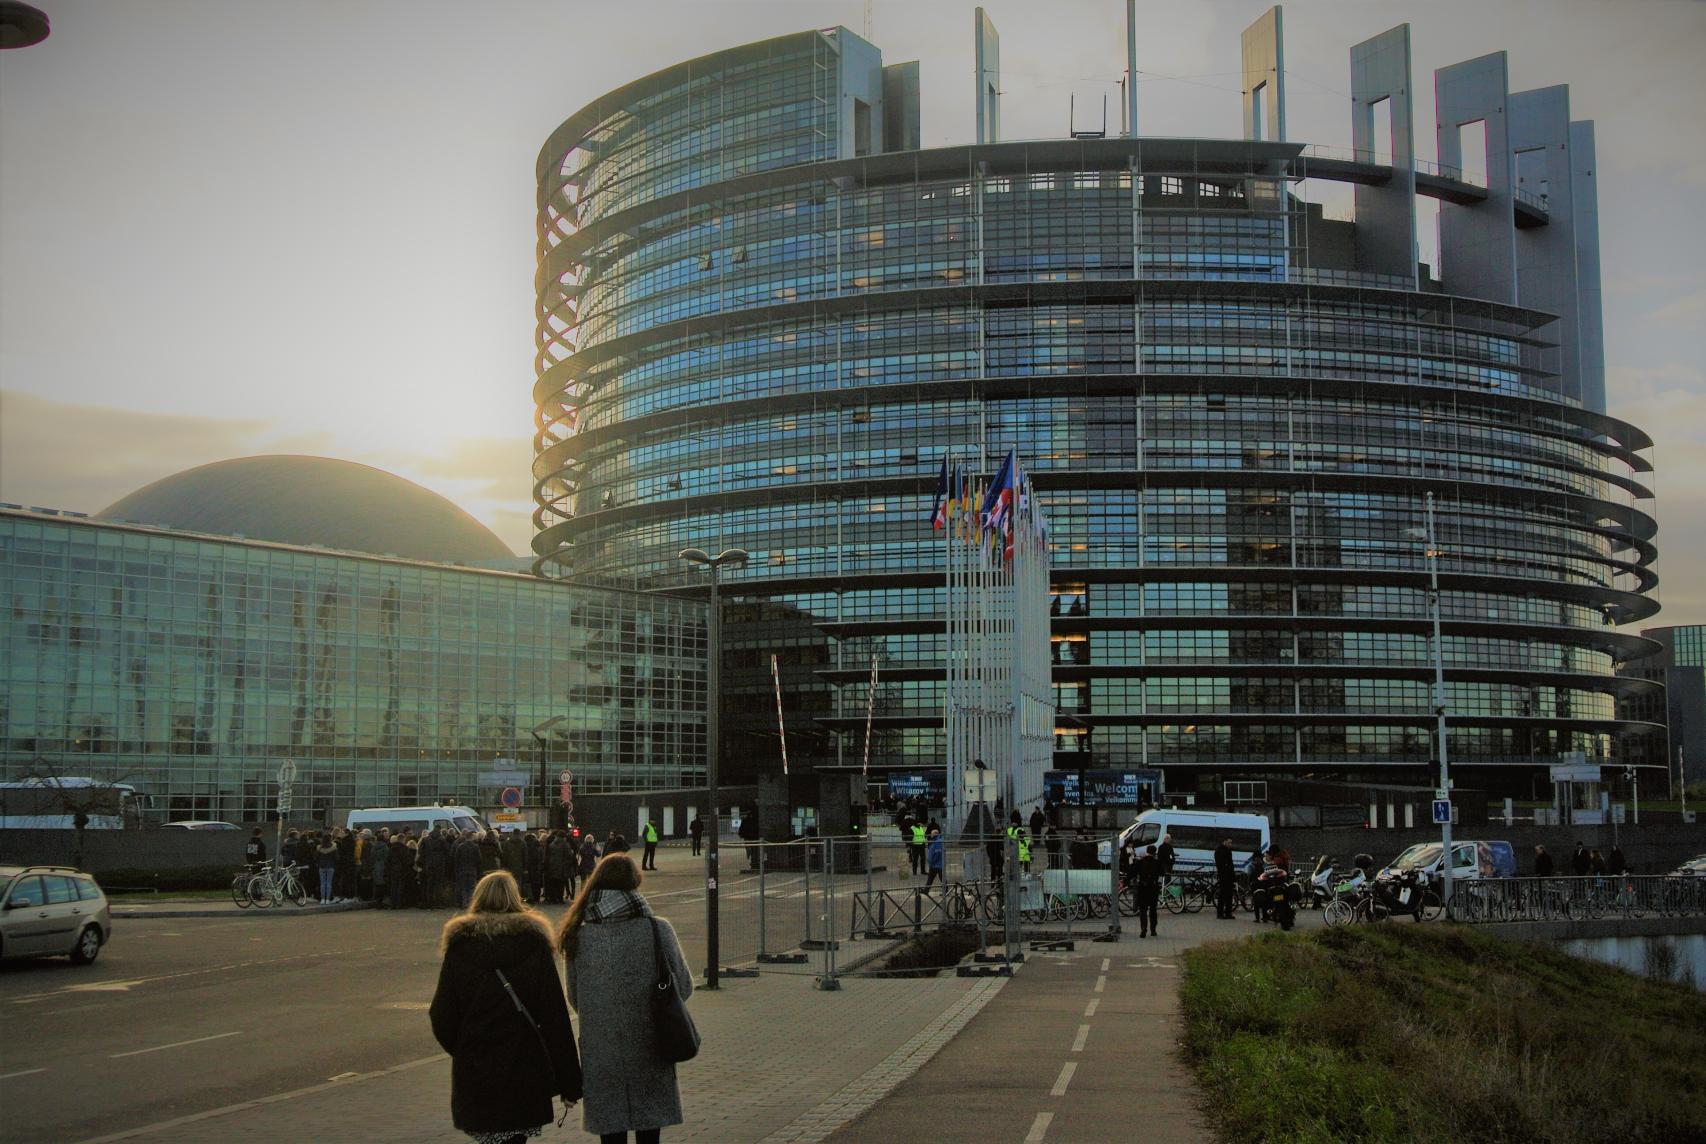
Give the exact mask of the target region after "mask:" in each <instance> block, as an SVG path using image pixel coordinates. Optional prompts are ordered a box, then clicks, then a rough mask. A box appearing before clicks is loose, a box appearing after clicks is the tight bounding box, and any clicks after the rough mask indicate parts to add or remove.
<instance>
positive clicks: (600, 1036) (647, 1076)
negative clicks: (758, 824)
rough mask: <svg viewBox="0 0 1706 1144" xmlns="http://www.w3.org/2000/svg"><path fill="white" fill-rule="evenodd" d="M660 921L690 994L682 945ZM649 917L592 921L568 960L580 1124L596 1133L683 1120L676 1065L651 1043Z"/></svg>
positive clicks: (671, 959) (669, 956)
mask: <svg viewBox="0 0 1706 1144" xmlns="http://www.w3.org/2000/svg"><path fill="white" fill-rule="evenodd" d="M606 892H607V893H608V892H610V891H606ZM657 921H658V927H657V928H658V940H659V942H660V944H661V948H662V950H663V955H664V961H665V964H667V965H668V966H669V967H670V971H671V972H672V973H674V975H675V985H676V991H677V992H678V993H680V995H681V997H682V999H683V1000H685V999H686V998H687V997H688V996H689V995H691V994H692V992H693V981H692V979H691V978H690V977H689V976H688V972H687V963H686V962H685V961H684V960H683V958H682V956H681V945H680V943H678V942H677V941H676V939H675V930H673V929H672V928H670V924H669V923H668V922H666V921H664V920H663V919H661V918H660V919H657ZM651 923H652V919H651V918H648V917H639V918H627V919H625V920H622V921H610V922H597V923H594V922H587V923H585V924H583V925H582V926H581V927H580V930H579V932H578V934H577V938H576V945H575V955H574V956H573V957H572V958H569V959H568V985H569V1004H570V1005H573V1006H574V1008H575V1013H576V1014H577V1015H578V1016H579V1017H580V1030H581V1069H582V1071H583V1073H584V1074H585V1078H586V1079H585V1084H586V1099H585V1102H584V1103H583V1104H582V1106H581V1108H582V1124H583V1125H584V1126H585V1128H586V1130H587V1131H588V1132H590V1133H592V1134H593V1135H595V1136H600V1135H603V1134H604V1133H606V1132H634V1131H641V1130H644V1129H648V1128H667V1127H668V1126H669V1125H671V1124H680V1123H681V1090H680V1089H679V1088H678V1087H677V1086H676V1082H675V1066H674V1065H673V1064H670V1063H669V1062H667V1061H664V1060H662V1059H660V1058H659V1057H658V1055H657V1052H656V1050H655V1049H654V1048H653V1039H652V1024H651V1012H652V1010H651V995H652V989H653V987H654V985H655V983H656V981H657V968H656V962H655V960H654V958H653V956H652V924H651Z"/></svg>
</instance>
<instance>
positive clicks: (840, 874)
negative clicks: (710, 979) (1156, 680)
mask: <svg viewBox="0 0 1706 1144" xmlns="http://www.w3.org/2000/svg"><path fill="white" fill-rule="evenodd" d="M1002 841H1003V843H1004V846H1002V847H1001V851H1002V852H1001V854H1000V856H999V860H997V858H996V856H995V855H994V854H992V853H991V852H990V851H989V850H988V849H987V848H986V847H982V846H963V845H954V846H948V847H946V848H945V859H946V860H945V862H944V868H943V870H942V873H941V875H940V876H932V874H931V872H930V870H929V869H928V866H927V863H926V859H925V854H924V851H923V848H922V847H912V846H909V845H906V844H904V843H902V842H900V841H899V840H898V839H895V838H893V837H887V838H884V837H876V838H873V837H867V836H859V837H850V838H846V837H844V838H810V839H800V840H796V841H792V842H754V843H745V842H741V841H739V840H730V841H729V842H727V843H725V845H724V847H723V851H722V863H721V865H722V884H721V886H720V887H719V892H718V944H719V948H720V951H721V961H722V966H720V967H719V968H720V969H721V970H722V972H725V973H729V972H732V973H734V974H737V975H738V974H741V973H745V972H753V971H756V972H762V973H797V974H802V975H806V976H813V977H816V978H817V980H818V983H819V985H820V986H822V987H824V988H835V987H836V985H835V982H836V979H837V977H838V976H839V975H840V974H841V973H842V972H844V968H843V967H844V966H845V965H847V964H848V963H850V962H855V961H863V960H864V955H865V954H866V953H867V952H875V949H874V947H868V946H866V944H865V943H866V942H868V941H871V940H873V939H875V940H884V939H892V938H896V937H906V936H914V935H921V934H925V933H928V932H933V931H935V930H939V929H942V928H944V927H950V926H957V927H968V928H975V929H977V930H978V931H979V935H980V936H979V945H980V947H981V948H993V947H997V946H1000V947H1005V948H1006V950H1007V951H1008V952H1007V956H1009V957H1012V956H1013V954H1015V953H1016V952H1017V951H1018V949H1019V947H1020V945H1021V943H1023V942H1024V941H1026V940H1035V941H1072V940H1090V939H1094V938H1097V937H1104V938H1105V935H1108V934H1110V933H1117V932H1118V930H1119V926H1120V915H1121V912H1122V911H1121V910H1120V908H1119V876H1118V872H1117V871H1116V870H1114V869H1112V868H1110V867H1108V866H1102V865H1100V863H1099V862H1098V861H1097V856H1098V855H1103V854H1109V853H1111V846H1109V845H1105V844H1106V843H1108V842H1109V840H1108V839H1079V840H1077V841H1078V846H1077V849H1076V856H1077V859H1078V862H1077V866H1076V868H1074V862H1073V860H1072V859H1073V855H1074V850H1073V849H1072V848H1071V847H1069V846H1068V845H1066V844H1063V845H1062V846H1061V847H1060V848H1059V849H1058V850H1056V851H1054V852H1050V851H1048V850H1047V849H1046V848H1045V847H1044V846H1042V845H1040V844H1039V845H1036V846H1034V847H1033V849H1032V853H1031V859H1030V862H1029V863H1028V864H1027V863H1019V862H1017V861H1016V857H1017V853H1018V848H1017V846H1016V845H1015V843H1014V842H1013V841H1012V840H1010V839H1003V840H1002ZM1009 863H1013V864H1014V866H1013V870H1012V873H1013V877H1012V878H1011V879H1009V878H1006V877H1005V876H1004V875H1005V874H1006V873H1007V872H1008V865H1009ZM1027 866H1028V869H1027V868H1026V867H1027ZM1010 893H1011V894H1014V895H1016V897H1017V900H1018V903H1019V908H1018V909H1017V910H1016V911H1014V912H1013V914H1012V924H1011V926H1009V925H1008V912H1007V910H1006V909H1005V902H1006V900H1007V898H1008V895H1009V894H1010ZM1134 902H1135V899H1134V898H1133V899H1130V900H1129V901H1128V903H1127V905H1128V911H1127V912H1130V909H1131V908H1133V906H1134ZM849 943H858V945H859V946H860V948H858V949H854V948H850V946H849Z"/></svg>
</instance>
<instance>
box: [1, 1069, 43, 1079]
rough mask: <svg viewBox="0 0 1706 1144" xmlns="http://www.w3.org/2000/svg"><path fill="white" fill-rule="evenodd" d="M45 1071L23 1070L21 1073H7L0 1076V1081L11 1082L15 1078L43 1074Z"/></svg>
mask: <svg viewBox="0 0 1706 1144" xmlns="http://www.w3.org/2000/svg"><path fill="white" fill-rule="evenodd" d="M46 1071H47V1070H46V1069H45V1068H41V1069H25V1070H24V1071H23V1072H15V1073H7V1074H6V1075H5V1076H0V1080H11V1079H12V1078H13V1077H15V1076H35V1075H36V1074H37V1073H44V1072H46Z"/></svg>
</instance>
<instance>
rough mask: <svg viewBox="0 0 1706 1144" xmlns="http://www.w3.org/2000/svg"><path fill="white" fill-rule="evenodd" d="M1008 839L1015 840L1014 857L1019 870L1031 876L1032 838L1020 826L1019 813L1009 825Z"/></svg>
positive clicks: (1016, 813) (1015, 814) (1015, 812)
mask: <svg viewBox="0 0 1706 1144" xmlns="http://www.w3.org/2000/svg"><path fill="white" fill-rule="evenodd" d="M1007 837H1008V838H1011V839H1012V840H1013V852H1014V856H1015V857H1016V859H1017V860H1018V863H1019V869H1021V870H1023V871H1024V872H1025V873H1027V874H1029V873H1030V872H1031V836H1030V835H1028V834H1026V833H1025V828H1024V827H1023V826H1022V825H1020V820H1019V812H1018V811H1016V810H1015V811H1014V812H1013V821H1012V822H1010V823H1008V824H1007Z"/></svg>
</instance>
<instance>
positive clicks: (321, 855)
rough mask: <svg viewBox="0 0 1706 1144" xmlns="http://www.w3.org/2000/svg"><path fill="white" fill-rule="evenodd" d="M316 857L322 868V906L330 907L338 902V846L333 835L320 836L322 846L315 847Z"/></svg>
mask: <svg viewBox="0 0 1706 1144" xmlns="http://www.w3.org/2000/svg"><path fill="white" fill-rule="evenodd" d="M314 857H315V859H316V860H317V862H318V863H319V867H320V904H321V905H323V906H325V905H330V904H331V903H332V902H335V901H337V898H336V897H334V896H333V887H334V885H335V882H336V879H337V873H338V844H337V843H336V842H334V841H332V836H331V834H329V833H327V834H322V835H321V836H320V845H318V846H316V847H314Z"/></svg>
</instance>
